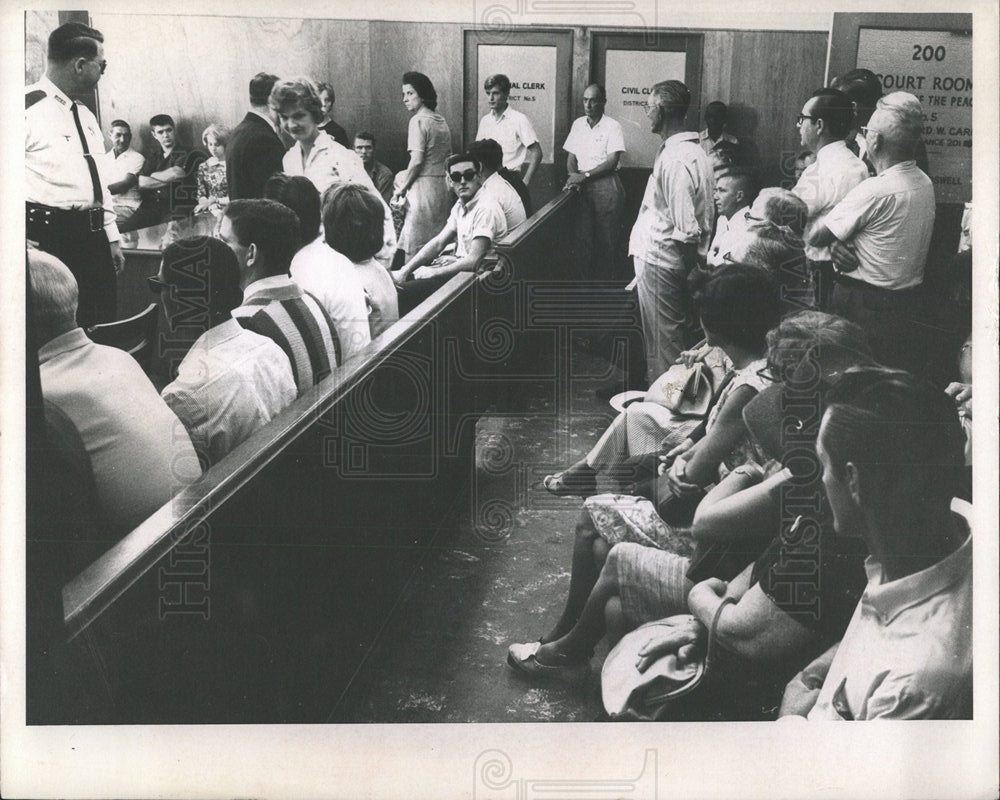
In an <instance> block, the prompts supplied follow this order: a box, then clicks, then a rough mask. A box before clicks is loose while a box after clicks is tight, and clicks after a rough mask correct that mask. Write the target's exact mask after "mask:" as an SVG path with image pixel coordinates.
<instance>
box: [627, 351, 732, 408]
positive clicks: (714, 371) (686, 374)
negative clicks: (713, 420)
mask: <svg viewBox="0 0 1000 800" xmlns="http://www.w3.org/2000/svg"><path fill="white" fill-rule="evenodd" d="M724 377H725V370H724V369H723V368H722V367H719V368H714V367H712V366H709V365H708V364H706V363H705V362H704V361H697V362H695V363H694V364H692V365H691V366H690V367H688V366H685V365H684V364H674V365H673V366H672V367H671V368H670V369H668V370H667V371H666V372H664V373H663V374H662V375H661V376H660V377H659V378H657V379H656V380H655V381H653V385H652V386H650V387H649V389H648V390H647V392H646V397H645V402H647V403H658V404H659V405H661V406H665V407H666V408H669V409H670V410H671V411H672V412H673V413H674V414H675V415H676V416H677V417H680V418H682V419H703V418H704V417H705V415H706V414H708V410H709V409H710V408H711V407H712V398H713V397H715V394H716V392H717V391H718V390H719V387H720V385H721V383H722V380H723V378H724Z"/></svg>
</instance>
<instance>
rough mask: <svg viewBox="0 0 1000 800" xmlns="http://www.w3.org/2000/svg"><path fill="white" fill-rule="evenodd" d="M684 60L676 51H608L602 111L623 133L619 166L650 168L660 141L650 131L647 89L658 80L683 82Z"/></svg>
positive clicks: (680, 53) (684, 55)
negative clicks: (618, 124)
mask: <svg viewBox="0 0 1000 800" xmlns="http://www.w3.org/2000/svg"><path fill="white" fill-rule="evenodd" d="M686 60H687V56H686V54H685V53H683V52H677V51H673V52H671V51H652V52H651V51H638V52H637V51H634V50H608V52H607V62H606V66H605V72H606V78H605V80H606V84H605V88H606V89H607V91H608V104H607V106H606V107H605V109H604V113H605V114H607V115H608V116H609V117H611V118H612V119H616V120H618V122H620V123H621V126H622V131H623V132H624V134H625V154H624V155H623V156H622V159H621V166H623V167H641V168H644V169H650V168H652V166H653V159H655V158H656V151H657V150H659V149H660V145H661V144H662V140H661V139H660V137H659V135H658V134H655V133H652V132H651V131H650V126H649V117H648V116H647V113H646V103H647V101H648V100H649V90H650V88H651V87H652V86H653V84H656V83H659V82H660V81H667V80H678V81H683V80H684V68H685V62H686Z"/></svg>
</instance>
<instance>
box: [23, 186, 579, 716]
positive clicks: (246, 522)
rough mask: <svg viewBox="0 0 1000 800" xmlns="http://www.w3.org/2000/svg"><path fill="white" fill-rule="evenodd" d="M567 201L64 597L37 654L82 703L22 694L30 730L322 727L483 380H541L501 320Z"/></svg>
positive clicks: (531, 350)
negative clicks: (45, 653) (63, 668)
mask: <svg viewBox="0 0 1000 800" xmlns="http://www.w3.org/2000/svg"><path fill="white" fill-rule="evenodd" d="M573 202H574V199H573V197H571V196H570V195H569V194H568V193H567V194H564V195H561V196H560V197H558V198H556V199H555V200H553V201H552V202H551V203H549V204H548V205H546V206H545V207H543V208H542V209H540V210H539V212H538V213H537V214H536V215H535V216H534V217H532V219H531V220H529V221H527V222H526V223H525V224H524V225H522V226H520V227H519V228H518V229H516V230H515V231H512V232H511V234H509V235H508V236H507V237H505V238H504V239H503V240H502V241H500V242H498V243H497V245H496V252H495V255H494V256H492V257H491V266H494V267H496V268H497V271H496V272H495V273H493V272H491V273H488V274H480V275H471V274H467V273H465V274H459V275H456V276H454V277H453V278H452V279H451V280H450V281H449V282H448V283H447V284H446V285H445V286H443V287H442V288H441V289H439V290H438V291H437V292H436V293H435V294H434V295H433V296H432V297H431V298H429V299H428V300H427V301H425V302H424V303H422V304H421V305H420V306H419V307H418V308H417V309H415V310H414V311H413V312H412V313H410V314H408V315H407V316H406V317H404V318H403V319H401V320H400V321H399V322H398V323H397V324H395V325H394V326H392V327H391V328H390V329H388V330H387V331H385V332H384V333H383V334H382V335H380V336H379V337H378V338H377V339H376V340H374V341H373V342H372V343H371V344H370V345H368V346H367V348H366V349H365V350H364V351H363V352H362V353H360V354H359V355H358V356H357V357H356V358H353V359H351V360H350V361H349V362H348V363H346V364H345V365H343V366H341V367H340V368H338V369H337V370H336V371H335V372H334V373H333V374H332V375H330V376H329V377H328V378H327V379H325V380H324V381H323V382H322V383H320V384H319V385H317V386H315V387H314V388H313V389H312V390H310V391H309V392H308V393H307V394H305V395H304V396H302V397H300V398H299V399H298V400H296V401H295V402H294V403H293V404H292V405H291V406H289V407H288V408H287V409H285V411H283V412H282V413H281V414H280V415H279V416H278V417H276V418H275V419H273V420H272V421H271V422H270V423H269V424H268V425H266V426H265V427H264V428H262V429H261V430H259V431H257V432H256V433H255V434H254V435H253V436H251V437H250V438H249V439H248V440H247V441H245V442H243V443H242V444H241V445H240V446H238V447H237V448H236V449H234V450H233V451H232V452H231V453H229V454H228V455H227V456H226V457H225V458H224V459H222V460H221V461H220V462H218V463H217V464H215V465H213V466H212V467H211V469H209V470H207V471H206V472H205V473H204V474H203V475H202V477H201V478H200V479H199V480H198V481H196V482H195V483H193V484H191V485H189V486H187V487H186V488H184V489H183V490H181V491H180V492H179V493H178V494H177V495H176V496H175V497H174V498H173V500H172V501H171V502H170V503H168V504H166V505H165V506H163V507H162V508H161V509H159V510H158V511H157V512H156V513H154V514H153V515H152V516H151V517H150V518H149V519H148V520H146V521H145V522H144V523H143V524H141V525H140V526H139V527H138V528H136V529H135V530H133V531H132V532H130V533H129V534H128V535H127V536H125V538H123V539H122V540H120V541H118V542H116V543H114V544H113V545H112V546H111V547H110V548H109V549H108V550H107V552H105V553H104V554H103V555H102V556H100V557H99V558H98V559H97V560H96V561H94V562H93V563H92V564H90V565H89V566H88V567H87V568H86V569H84V570H83V571H82V572H81V573H80V574H78V575H77V576H76V577H74V578H73V579H72V580H70V581H69V582H68V583H67V584H66V585H65V586H64V587H63V589H62V606H63V617H64V619H63V621H64V625H65V629H64V630H63V631H59V632H58V636H56V637H54V639H55V641H54V642H53V648H54V651H53V653H52V657H53V658H54V659H55V660H56V661H59V662H60V663H73V664H75V665H77V667H81V668H79V669H77V668H74V670H73V676H72V677H69V676H67V675H66V674H63V675H61V676H60V675H56V676H55V677H54V678H53V680H56V681H60V680H61V681H63V682H65V681H66V680H75V681H77V683H78V688H79V692H78V694H79V696H80V697H84V698H90V699H91V701H90V702H89V703H87V702H81V703H80V704H79V706H78V707H77V708H67V707H65V705H64V703H65V698H66V696H67V695H71V694H73V693H72V692H66V691H61V692H52V693H50V695H47V694H46V692H45V691H44V690H43V688H42V687H44V686H45V685H46V683H47V682H46V681H41V682H40V683H39V689H38V691H37V692H32V691H31V687H30V686H29V693H28V708H27V710H28V718H29V720H31V721H35V722H43V723H44V722H50V723H52V722H54V723H58V722H63V723H66V722H87V721H91V722H92V721H114V722H122V723H128V722H160V723H170V722H177V723H180V722H281V721H294V722H319V721H325V720H326V719H327V716H328V714H329V713H330V710H331V709H333V708H334V707H335V705H336V701H337V698H338V697H339V696H340V694H341V693H342V692H344V691H345V690H346V688H347V687H348V686H349V685H350V682H351V680H352V679H353V678H354V676H355V674H356V672H357V670H358V668H359V666H360V664H361V663H362V662H363V657H364V653H365V652H366V651H367V648H368V647H369V646H370V645H371V642H372V640H373V638H374V636H375V634H376V633H377V630H378V627H379V625H380V622H381V621H384V620H385V619H386V618H388V616H389V614H390V613H391V610H392V607H393V605H394V603H396V602H398V598H399V594H400V592H401V591H402V588H403V587H404V586H405V583H406V581H407V580H408V579H409V576H410V575H411V574H412V572H413V570H414V569H415V568H416V566H417V565H418V564H419V563H420V559H421V558H423V557H424V556H426V554H427V552H428V548H429V547H430V545H431V544H432V543H433V540H434V537H435V536H436V535H437V531H438V530H439V528H440V526H441V524H442V521H443V520H445V519H446V518H447V517H448V515H449V514H452V513H455V512H456V509H458V508H460V506H458V505H457V504H459V503H461V502H462V498H463V497H464V496H465V494H466V492H465V486H466V485H467V483H468V481H469V479H470V476H471V474H472V473H473V471H474V467H473V442H474V437H475V422H476V420H477V419H478V417H479V415H480V414H482V412H483V411H484V410H485V409H487V408H489V407H492V406H493V405H494V404H495V401H496V397H497V394H498V393H497V381H498V377H497V376H498V375H499V376H500V377H499V380H500V381H501V382H502V383H504V384H505V385H510V384H512V383H513V384H515V385H516V384H517V381H518V380H521V379H523V376H524V375H525V374H532V373H530V370H531V366H530V364H531V360H532V357H535V358H538V357H541V358H542V359H543V363H542V364H541V366H540V367H538V368H537V369H536V370H535V371H534V373H533V374H535V375H543V374H546V372H548V373H549V374H554V373H552V360H551V359H552V358H553V357H554V354H555V353H556V348H555V347H554V346H553V344H552V340H553V331H552V330H551V329H546V328H545V327H544V326H542V327H540V328H538V329H537V330H535V329H531V327H530V326H526V325H524V324H523V322H522V321H520V320H523V311H524V309H523V307H519V305H518V304H519V303H523V302H524V300H525V298H526V297H528V296H529V295H530V286H531V285H532V284H533V283H534V282H537V281H540V280H542V279H543V277H544V276H545V274H546V272H550V273H551V272H552V271H556V270H559V269H564V268H568V266H569V264H568V261H567V258H566V257H561V256H557V257H555V258H552V257H546V256H545V251H546V250H547V249H548V248H549V247H552V246H553V243H554V242H555V241H560V240H564V239H565V237H566V236H567V235H568V231H569V219H570V218H569V212H570V211H571V209H572V204H573ZM551 227H560V228H562V231H561V232H558V233H557V232H554V231H552V230H551V229H550V228H551ZM566 250H567V248H562V251H561V252H563V253H565V252H566ZM560 259H561V260H560ZM564 262H566V263H564ZM491 321H500V322H494V324H495V325H499V324H502V325H503V328H504V331H505V332H506V333H507V334H509V336H510V337H511V340H512V344H511V346H510V347H508V346H507V344H508V342H510V341H511V340H509V339H507V338H504V339H502V340H499V345H498V340H497V339H496V338H495V337H494V336H493V334H492V333H491V330H493V329H492V328H491V327H490V323H491ZM523 336H527V337H528V338H529V339H530V340H531V341H530V342H528V346H527V347H525V346H523V344H524V343H523V342H522V337H523ZM539 337H541V338H545V337H548V339H549V342H548V344H547V345H546V346H544V347H541V346H539V343H540V341H541V339H540V338H539ZM505 349H506V350H505ZM507 351H509V352H507ZM525 369H528V370H529V373H525V372H524V370H525ZM505 373H506V375H505ZM508 399H509V402H510V403H515V404H516V399H517V394H516V392H515V393H508ZM56 651H60V652H56ZM81 665H82V666H81ZM50 666H51V664H46V663H41V664H37V665H34V666H32V665H30V664H29V671H30V670H31V669H41V670H45V669H48V668H50ZM48 683H50V682H48ZM84 684H87V685H86V686H84ZM63 688H65V687H63ZM47 696H52V697H60V698H62V700H61V701H60V703H59V704H58V705H56V704H54V703H52V702H48V701H47V699H46V697H47ZM71 705H72V704H71ZM108 708H110V711H108ZM95 709H100V712H98V711H95Z"/></svg>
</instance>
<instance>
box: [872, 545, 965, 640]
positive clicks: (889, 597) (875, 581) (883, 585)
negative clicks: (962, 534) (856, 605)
mask: <svg viewBox="0 0 1000 800" xmlns="http://www.w3.org/2000/svg"><path fill="white" fill-rule="evenodd" d="M865 571H866V572H867V573H868V588H867V589H865V592H864V594H863V595H862V598H861V599H862V602H863V603H865V604H866V605H868V606H870V607H871V608H872V609H873V610H874V611H875V613H877V614H878V615H879V617H880V619H881V620H882V621H883V623H884V624H888V623H890V622H892V620H893V619H894V618H895V617H896V616H898V615H899V614H900V613H902V612H903V611H905V610H906V609H907V608H911V607H912V606H915V605H919V604H920V603H922V602H924V601H925V600H927V599H929V598H931V597H933V596H934V595H937V594H941V593H943V592H945V591H946V590H947V589H948V588H949V587H951V586H953V585H954V584H956V583H958V582H960V581H961V580H963V579H965V578H967V577H968V576H970V575H971V573H972V534H969V536H968V537H967V538H966V540H965V541H964V542H963V543H962V545H961V546H960V547H958V548H957V549H956V550H955V551H954V552H952V553H950V554H949V555H947V556H945V557H944V558H942V559H941V560H940V561H938V562H937V563H936V564H933V565H932V566H930V567H927V569H923V570H921V571H920V572H915V573H913V574H912V575H907V576H906V577H904V578H899V579H898V580H895V581H888V582H883V580H884V572H883V571H882V565H881V564H880V563H879V562H877V561H875V560H874V559H873V558H871V557H870V556H869V557H868V558H867V559H866V560H865Z"/></svg>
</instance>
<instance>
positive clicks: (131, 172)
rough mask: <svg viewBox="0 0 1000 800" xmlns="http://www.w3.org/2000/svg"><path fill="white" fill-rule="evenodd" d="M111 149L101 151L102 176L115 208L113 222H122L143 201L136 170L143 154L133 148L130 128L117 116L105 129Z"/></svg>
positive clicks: (141, 162) (137, 170) (140, 169)
mask: <svg viewBox="0 0 1000 800" xmlns="http://www.w3.org/2000/svg"><path fill="white" fill-rule="evenodd" d="M108 137H109V138H110V139H111V149H110V150H108V152H107V153H105V154H104V164H103V167H104V177H105V178H106V180H107V182H108V191H109V192H111V202H112V203H113V204H114V208H115V221H116V222H124V221H125V220H127V219H129V218H130V217H131V216H132V215H133V214H135V211H136V209H137V208H138V207H139V205H140V204H141V203H142V196H141V195H140V194H139V173H140V172H142V167H143V164H145V163H146V159H145V157H144V156H143V155H142V153H139V152H137V151H135V150H133V149H132V127H131V126H130V125H129V124H128V123H127V122H126V121H125V120H123V119H116V120H115V121H114V122H112V123H111V127H110V128H109V129H108Z"/></svg>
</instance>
